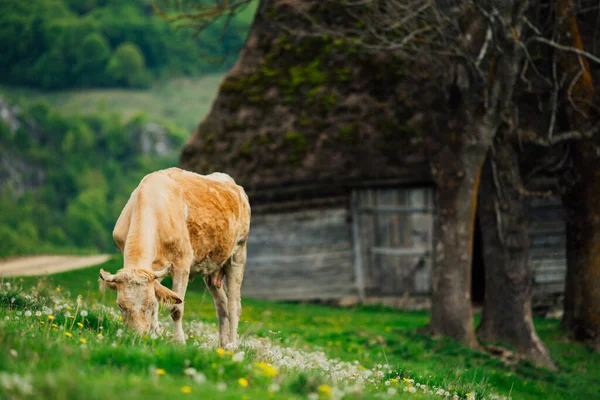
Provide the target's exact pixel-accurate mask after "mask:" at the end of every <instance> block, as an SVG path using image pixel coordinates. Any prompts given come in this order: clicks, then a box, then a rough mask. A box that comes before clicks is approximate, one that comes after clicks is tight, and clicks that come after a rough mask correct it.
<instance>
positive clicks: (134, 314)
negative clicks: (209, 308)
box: [100, 267, 182, 334]
mask: <svg viewBox="0 0 600 400" xmlns="http://www.w3.org/2000/svg"><path fill="white" fill-rule="evenodd" d="M170 268H171V267H167V268H165V269H163V270H162V271H158V272H154V271H149V270H146V269H142V268H128V269H120V270H119V271H117V273H116V274H114V275H113V274H111V273H109V272H106V271H104V270H103V269H101V270H100V284H101V285H102V286H105V287H108V288H110V289H112V290H116V291H117V305H118V306H119V309H120V310H121V316H122V317H123V321H124V323H125V325H126V326H128V327H130V328H132V329H134V330H136V331H137V332H138V333H140V334H144V333H148V332H155V331H157V329H158V302H159V301H160V302H161V303H167V304H181V303H182V300H181V298H179V296H177V294H176V293H175V292H173V291H171V290H169V289H167V288H166V287H164V286H163V285H161V284H160V282H159V281H157V279H161V278H164V277H165V276H166V275H167V274H168V273H169V270H170Z"/></svg>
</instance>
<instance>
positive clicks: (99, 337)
mask: <svg viewBox="0 0 600 400" xmlns="http://www.w3.org/2000/svg"><path fill="white" fill-rule="evenodd" d="M96 337H97V338H98V339H102V338H103V337H104V336H102V334H101V333H99V334H97V335H96Z"/></svg>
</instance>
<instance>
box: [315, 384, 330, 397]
mask: <svg viewBox="0 0 600 400" xmlns="http://www.w3.org/2000/svg"><path fill="white" fill-rule="evenodd" d="M317 391H318V392H319V394H320V395H322V396H325V397H330V396H331V386H329V385H320V386H319V387H318V388H317Z"/></svg>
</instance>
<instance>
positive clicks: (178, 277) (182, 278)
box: [170, 268, 190, 343]
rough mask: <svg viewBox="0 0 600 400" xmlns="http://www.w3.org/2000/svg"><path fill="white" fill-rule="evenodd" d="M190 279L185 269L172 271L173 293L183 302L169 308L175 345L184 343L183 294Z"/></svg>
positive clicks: (188, 272)
mask: <svg viewBox="0 0 600 400" xmlns="http://www.w3.org/2000/svg"><path fill="white" fill-rule="evenodd" d="M189 277H190V271H189V270H188V269H187V268H178V269H177V270H175V271H173V291H174V292H175V293H177V295H178V296H179V297H180V298H181V299H182V300H183V303H181V304H173V305H171V307H170V311H171V318H172V319H173V328H174V330H173V340H174V341H175V342H177V343H185V334H184V333H183V322H182V321H183V309H184V304H185V292H186V290H187V285H188V281H189Z"/></svg>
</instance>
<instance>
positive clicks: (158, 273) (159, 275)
mask: <svg viewBox="0 0 600 400" xmlns="http://www.w3.org/2000/svg"><path fill="white" fill-rule="evenodd" d="M172 266H173V265H172V264H169V266H168V267H167V268H165V269H162V270H160V271H156V272H155V273H154V277H155V278H156V279H161V278H164V277H165V276H167V275H169V272H171V267H172Z"/></svg>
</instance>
